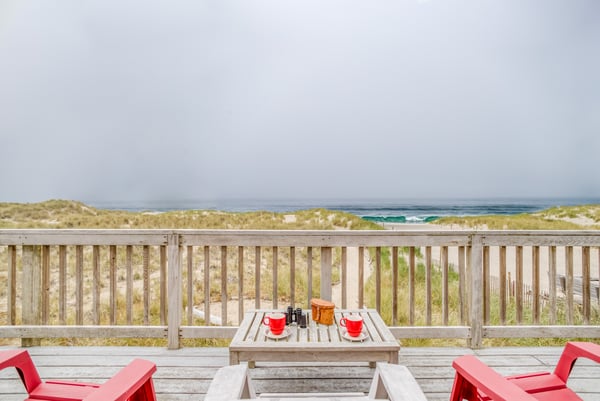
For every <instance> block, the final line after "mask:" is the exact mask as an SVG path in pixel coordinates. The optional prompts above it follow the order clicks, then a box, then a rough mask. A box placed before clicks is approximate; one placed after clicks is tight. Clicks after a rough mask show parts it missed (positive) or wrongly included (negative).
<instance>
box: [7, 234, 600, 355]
mask: <svg viewBox="0 0 600 401" xmlns="http://www.w3.org/2000/svg"><path fill="white" fill-rule="evenodd" d="M599 246H600V232H598V231H471V230H460V231H458V230H440V231H433V230H416V231H400V230H381V231H377V230H374V231H350V230H348V231H343V230H339V231H338V230H335V231H310V230H297V231H296V230H294V231H292V230H166V229H162V230H161V229H157V230H108V229H101V230H62V229H61V230H48V229H44V230H42V229H40V230H37V229H5V230H0V337H4V338H20V339H22V342H23V344H24V345H29V344H36V343H39V339H40V338H64V337H82V338H84V337H85V338H88V337H97V338H118V337H138V338H166V339H167V343H168V346H169V347H170V348H178V347H180V346H181V340H182V339H186V338H231V337H233V335H234V333H235V330H236V328H237V325H239V322H240V321H241V319H242V318H243V314H244V312H245V311H246V310H249V309H254V308H278V309H284V308H285V307H287V306H288V305H293V306H295V307H302V308H309V307H310V299H311V298H314V297H320V298H324V299H329V300H333V301H334V302H335V304H336V305H337V306H338V307H342V308H364V307H369V308H375V309H377V310H378V311H379V312H380V313H381V315H382V316H383V317H384V319H385V320H386V323H388V325H389V326H390V329H391V331H392V333H393V334H394V335H395V336H396V337H397V338H399V339H400V338H458V339H465V340H467V341H468V342H469V345H470V346H472V347H481V346H482V344H483V340H484V339H485V338H504V337H506V338H513V337H588V338H594V337H600V333H599V332H598V329H597V324H598V322H599V319H598V306H599V303H600V300H599V295H598V290H597V288H598V277H599V276H600V253H599V252H598V248H599ZM557 283H559V285H557ZM574 283H577V285H576V286H574ZM574 288H577V291H575V290H574Z"/></svg>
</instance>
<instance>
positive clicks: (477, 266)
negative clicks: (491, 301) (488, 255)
mask: <svg viewBox="0 0 600 401" xmlns="http://www.w3.org/2000/svg"><path fill="white" fill-rule="evenodd" d="M482 253H483V245H482V237H481V235H478V234H473V236H472V239H471V275H470V278H471V297H470V301H471V314H470V318H471V341H470V344H469V346H470V347H471V348H475V349H477V348H481V346H482V339H483V256H482Z"/></svg>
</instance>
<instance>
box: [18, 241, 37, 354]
mask: <svg viewBox="0 0 600 401" xmlns="http://www.w3.org/2000/svg"><path fill="white" fill-rule="evenodd" d="M40 252H41V248H40V246H39V245H26V246H23V277H24V279H23V289H22V297H23V298H22V314H23V317H22V321H23V324H26V325H39V324H40V323H41V298H40V297H39V294H41V292H42V271H41V270H42V266H41V259H40V257H41V255H40ZM21 345H22V346H24V347H31V346H36V345H40V341H39V340H37V339H33V338H29V337H21Z"/></svg>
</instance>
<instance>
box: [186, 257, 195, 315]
mask: <svg viewBox="0 0 600 401" xmlns="http://www.w3.org/2000/svg"><path fill="white" fill-rule="evenodd" d="M186 248H187V250H186V261H187V280H186V288H187V308H186V309H187V324H188V325H189V326H191V325H192V322H193V320H194V247H193V246H191V245H188V246H187V247H186Z"/></svg>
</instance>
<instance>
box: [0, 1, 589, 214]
mask: <svg viewBox="0 0 600 401" xmlns="http://www.w3.org/2000/svg"><path fill="white" fill-rule="evenodd" d="M599 71H600V2H598V1H597V0H588V1H584V0H563V1H558V0H470V1H467V0H428V1H425V0H393V1H392V0H369V1H364V0H362V1H358V0H318V1H317V0H302V1H299V0H289V1H286V0H174V1H171V0H169V1H166V0H165V1H153V0H150V1H148V0H87V1H86V0H61V1H52V2H50V1H47V0H35V1H34V0H0V202H38V201H43V200H47V199H73V200H81V201H112V200H119V201H127V200H129V201H135V200H145V201H151V200H165V199H244V198H286V199H294V198H297V199H308V198H310V199H316V198H323V199H325V198H336V199H344V198H345V199H353V198H392V199H402V198H416V197H429V198H453V197H459V198H469V197H474V198H487V197H600V179H599V178H600V177H599V171H600V168H599V167H598V166H599V165H600V164H599V162H598V155H599V154H600V73H599Z"/></svg>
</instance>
